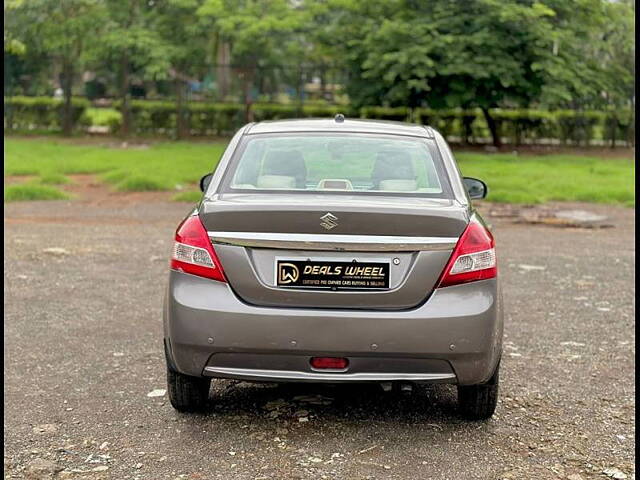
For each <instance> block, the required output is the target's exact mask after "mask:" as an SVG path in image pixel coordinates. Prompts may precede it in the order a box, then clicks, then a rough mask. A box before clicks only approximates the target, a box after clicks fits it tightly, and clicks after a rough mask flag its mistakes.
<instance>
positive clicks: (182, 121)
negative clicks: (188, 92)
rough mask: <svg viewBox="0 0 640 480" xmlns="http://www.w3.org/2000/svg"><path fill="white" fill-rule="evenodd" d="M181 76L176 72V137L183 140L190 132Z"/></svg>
mask: <svg viewBox="0 0 640 480" xmlns="http://www.w3.org/2000/svg"><path fill="white" fill-rule="evenodd" d="M179 75H180V74H179V73H178V72H176V80H175V88H176V137H177V138H178V139H183V138H186V137H188V136H189V132H188V126H187V119H186V116H185V109H184V100H185V99H184V82H183V81H182V80H181V79H180V78H179Z"/></svg>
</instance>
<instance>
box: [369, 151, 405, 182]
mask: <svg viewBox="0 0 640 480" xmlns="http://www.w3.org/2000/svg"><path fill="white" fill-rule="evenodd" d="M415 179H416V175H415V172H414V170H413V162H412V161H411V156H410V155H409V154H408V153H406V152H398V151H383V152H378V153H377V154H376V163H375V164H374V166H373V172H372V173H371V181H372V182H373V188H376V189H378V188H380V181H381V180H415Z"/></svg>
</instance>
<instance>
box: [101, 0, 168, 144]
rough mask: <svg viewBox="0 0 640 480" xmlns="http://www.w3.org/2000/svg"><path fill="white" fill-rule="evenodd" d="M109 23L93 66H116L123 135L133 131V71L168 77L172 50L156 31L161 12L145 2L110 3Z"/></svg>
mask: <svg viewBox="0 0 640 480" xmlns="http://www.w3.org/2000/svg"><path fill="white" fill-rule="evenodd" d="M106 6H107V12H108V19H107V22H106V25H105V28H104V33H103V35H102V36H101V37H100V41H99V42H95V43H94V44H93V48H92V49H91V54H92V57H93V62H94V64H97V65H100V64H105V63H107V64H115V65H117V71H118V77H119V79H118V80H119V81H118V84H119V88H118V92H119V97H120V111H121V114H122V126H121V132H120V133H121V134H122V135H123V136H125V137H126V136H128V135H129V134H130V131H131V104H130V103H131V102H130V100H131V94H130V90H131V71H132V69H134V70H135V71H137V72H139V73H141V75H142V76H143V77H165V76H166V73H167V70H168V69H169V67H170V63H169V60H168V59H167V56H166V55H165V52H166V51H167V50H168V49H170V48H171V44H167V42H166V40H165V39H164V38H162V37H161V36H160V35H159V33H158V29H157V23H158V12H157V10H158V9H157V8H156V7H155V5H154V4H153V3H152V2H147V1H144V0H107V1H106Z"/></svg>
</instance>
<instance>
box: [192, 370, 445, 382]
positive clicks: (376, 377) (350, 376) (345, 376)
mask: <svg viewBox="0 0 640 480" xmlns="http://www.w3.org/2000/svg"><path fill="white" fill-rule="evenodd" d="M204 373H205V375H207V374H209V375H211V376H215V375H216V374H220V375H228V376H230V377H237V378H245V379H269V380H297V381H305V380H314V381H332V382H336V381H337V382H353V381H367V382H388V381H395V380H407V381H436V380H453V379H455V378H456V376H455V374H453V373H370V372H362V373H329V372H326V373H324V372H323V373H315V372H297V371H293V370H261V369H254V368H233V367H205V368H204Z"/></svg>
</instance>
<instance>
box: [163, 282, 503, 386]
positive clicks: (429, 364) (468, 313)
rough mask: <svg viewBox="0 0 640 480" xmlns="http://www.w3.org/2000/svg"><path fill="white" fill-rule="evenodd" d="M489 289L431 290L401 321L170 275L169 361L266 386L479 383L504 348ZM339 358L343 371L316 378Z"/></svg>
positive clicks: (495, 290)
mask: <svg viewBox="0 0 640 480" xmlns="http://www.w3.org/2000/svg"><path fill="white" fill-rule="evenodd" d="M502 323H503V320H502V301H501V293H500V291H499V287H498V282H497V281H496V279H491V280H484V281H480V282H474V283H469V284H465V285H458V286H454V287H447V288H443V289H438V290H435V291H434V292H433V294H432V295H431V297H430V298H429V300H428V301H427V302H425V303H424V304H422V305H421V306H419V307H416V308H414V309H410V310H402V311H365V310H334V309H331V310H329V309H305V308H272V307H259V306H254V305H248V304H246V303H244V302H243V301H241V300H240V299H238V297H237V296H236V295H235V294H234V293H233V291H232V290H231V288H230V287H229V285H228V284H225V283H220V282H216V281H212V280H207V279H204V278H199V277H196V276H193V275H188V274H184V273H180V272H176V271H171V274H170V279H169V286H168V289H167V294H166V297H165V305H164V334H165V345H167V350H168V352H167V360H168V362H169V363H170V364H171V365H172V368H174V369H176V370H177V371H179V372H182V373H184V374H187V375H193V376H211V377H219V378H237V379H244V380H263V381H309V382H331V383H334V382H362V381H365V382H371V381H394V380H398V381H400V380H402V381H426V382H447V383H459V384H463V385H469V384H476V383H482V382H484V381H486V380H487V379H488V378H489V377H490V376H491V374H492V373H493V371H494V369H495V366H496V364H497V362H498V360H499V357H500V352H501V348H502ZM312 356H340V357H347V358H348V359H349V361H350V364H349V368H348V369H347V370H346V371H340V372H335V371H334V372H330V371H315V370H313V369H312V368H311V366H310V365H309V359H310V357H312Z"/></svg>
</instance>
